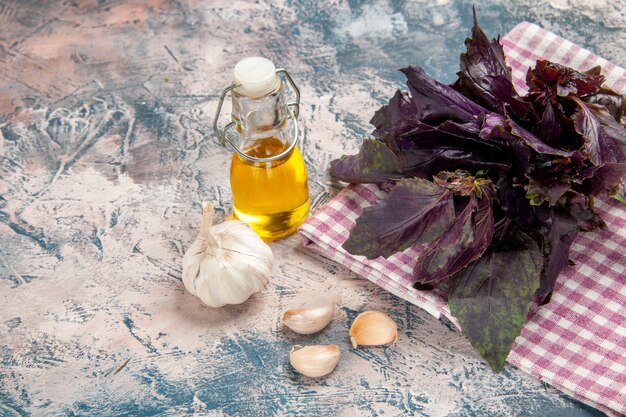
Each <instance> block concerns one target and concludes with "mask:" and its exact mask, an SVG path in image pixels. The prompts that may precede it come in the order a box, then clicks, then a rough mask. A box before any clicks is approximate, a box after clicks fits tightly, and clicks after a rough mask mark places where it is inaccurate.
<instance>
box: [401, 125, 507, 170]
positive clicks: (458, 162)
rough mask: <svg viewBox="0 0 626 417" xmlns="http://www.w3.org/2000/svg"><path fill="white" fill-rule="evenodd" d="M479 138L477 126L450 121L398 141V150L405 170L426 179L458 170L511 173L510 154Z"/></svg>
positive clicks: (422, 129) (411, 133)
mask: <svg viewBox="0 0 626 417" xmlns="http://www.w3.org/2000/svg"><path fill="white" fill-rule="evenodd" d="M478 134H479V130H478V126H477V125H476V124H475V123H465V124H458V123H455V122H451V121H447V122H445V123H442V124H441V125H440V126H438V127H432V126H428V125H425V124H421V125H420V126H419V127H417V128H415V129H413V130H412V131H410V132H407V133H405V134H403V135H401V136H400V137H398V138H396V139H395V141H394V148H395V149H396V152H397V154H398V156H399V158H400V160H401V164H402V167H403V169H404V170H405V171H406V172H408V173H411V174H412V175H416V176H419V177H422V178H432V176H433V175H435V174H437V173H438V172H440V171H446V170H456V169H465V170H468V171H472V172H475V171H478V170H481V169H482V170H490V171H493V172H504V171H507V170H508V169H509V168H510V167H511V161H510V157H509V155H508V154H507V152H506V151H505V150H504V149H503V148H502V147H500V146H498V144H496V143H489V142H487V141H484V140H482V139H480V138H479V137H478Z"/></svg>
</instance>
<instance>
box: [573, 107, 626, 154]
mask: <svg viewBox="0 0 626 417" xmlns="http://www.w3.org/2000/svg"><path fill="white" fill-rule="evenodd" d="M572 99H573V100H574V102H575V103H576V104H577V105H578V112H577V113H576V114H575V116H574V123H575V126H576V131H577V132H578V133H579V134H580V135H582V136H583V140H584V144H583V149H584V150H585V151H586V152H587V154H588V155H589V159H590V160H591V162H592V163H593V164H594V165H596V166H601V165H603V164H605V163H609V162H617V163H622V162H626V155H624V151H623V149H624V148H626V129H624V127H622V126H621V125H620V124H619V123H617V122H616V121H615V119H614V118H613V117H612V116H611V115H610V114H609V112H608V111H607V110H606V107H604V106H598V105H596V104H589V103H585V102H584V101H582V100H580V99H579V98H576V97H573V98H572Z"/></svg>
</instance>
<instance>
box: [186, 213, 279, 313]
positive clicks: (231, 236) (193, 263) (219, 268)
mask: <svg viewBox="0 0 626 417" xmlns="http://www.w3.org/2000/svg"><path fill="white" fill-rule="evenodd" d="M212 223H213V205H212V204H211V203H209V202H204V203H202V226H201V228H200V233H199V234H198V237H197V238H196V240H195V241H194V242H193V243H192V244H191V246H190V247H189V249H188V250H187V252H186V253H185V256H184V257H183V283H184V284H185V287H186V288H187V290H189V292H190V293H192V294H193V295H195V296H196V297H198V298H200V300H202V302H203V303H204V304H206V305H208V306H209V307H222V306H223V305H225V304H240V303H243V302H244V301H246V300H247V299H248V298H250V296H251V295H252V294H254V293H256V292H259V291H261V290H262V289H263V288H265V286H266V285H267V283H268V281H269V277H270V270H271V268H272V263H273V261H274V255H273V254H272V250H271V249H270V247H269V246H268V245H267V244H266V243H265V242H263V240H261V238H260V237H259V235H257V234H256V232H255V231H254V230H252V228H251V227H250V226H249V225H248V224H246V223H244V222H241V221H239V220H227V221H225V222H223V223H220V224H218V225H215V226H212Z"/></svg>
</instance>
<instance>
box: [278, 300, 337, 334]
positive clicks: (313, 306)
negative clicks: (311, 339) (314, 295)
mask: <svg viewBox="0 0 626 417" xmlns="http://www.w3.org/2000/svg"><path fill="white" fill-rule="evenodd" d="M334 314H335V306H334V303H333V301H324V300H320V301H318V302H315V303H310V304H309V305H308V306H305V307H302V308H296V309H287V310H285V312H284V313H283V316H282V318H281V321H282V323H283V324H284V325H285V326H287V327H289V328H290V329H291V330H293V331H294V332H296V333H300V334H312V333H316V332H319V331H320V330H322V329H323V328H324V327H326V326H328V323H330V321H331V320H332V319H333V315H334Z"/></svg>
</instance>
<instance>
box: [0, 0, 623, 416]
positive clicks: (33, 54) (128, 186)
mask: <svg viewBox="0 0 626 417" xmlns="http://www.w3.org/2000/svg"><path fill="white" fill-rule="evenodd" d="M509 3H513V4H509ZM624 7H625V4H624V2H623V1H622V0H586V1H582V0H551V1H549V2H548V1H539V2H538V1H531V0H520V1H516V2H507V1H501V0H489V1H481V2H476V8H477V12H478V15H479V19H480V21H481V25H482V26H483V28H484V29H485V30H486V32H487V33H488V34H489V35H491V36H496V35H497V34H498V33H501V34H504V33H506V32H507V31H508V30H510V29H511V28H512V27H513V26H515V24H516V23H518V22H520V21H523V20H527V21H531V22H534V23H537V24H539V25H541V26H542V27H544V28H546V29H549V30H551V31H554V32H555V33H557V34H559V35H561V36H563V37H565V38H567V39H569V40H571V41H573V42H577V43H579V44H580V45H581V46H584V47H586V48H589V49H591V50H592V51H594V52H596V53H597V54H599V55H601V56H603V57H605V58H607V59H609V60H611V61H613V62H614V63H616V64H618V65H621V66H626V51H625V50H624V44H625V43H626V22H625V19H624ZM470 27H471V2H469V1H465V0H439V1H436V2H432V1H431V2H426V1H415V2H403V1H389V2H386V1H377V2H360V1H349V2H341V1H324V2H319V1H312V0H291V1H289V0H285V1H279V2H264V1H260V0H259V1H256V2H252V1H232V0H231V1H222V0H214V1H200V0H197V1H192V0H190V1H177V2H174V1H172V2H166V1H157V0H153V1H145V2H141V3H139V2H137V3H131V2H126V1H95V0H92V1H83V0H76V1H63V2H61V1H58V2H53V1H7V0H4V1H0V416H5V415H6V416H13V415H31V414H32V415H44V416H45V415H54V416H56V415H69V416H78V415H81V416H101V415H102V416H108V415H111V416H112V415H127V416H149V415H197V416H221V415H231V416H239V415H241V416H257V417H264V416H275V415H284V416H331V415H337V416H379V415H385V416H395V415H416V416H431V417H435V416H441V417H443V416H450V417H452V416H481V417H484V416H486V417H489V416H520V417H521V416H544V415H551V416H563V417H565V416H568V417H569V416H572V417H577V416H580V417H582V416H600V415H602V414H601V413H599V412H598V411H596V410H593V409H591V408H589V407H587V406H585V405H583V404H580V403H578V402H576V401H574V400H572V399H570V398H568V397H566V396H565V395H563V394H560V393H559V392H557V391H555V390H554V389H552V388H550V387H548V386H546V385H545V384H543V383H541V382H540V381H536V380H534V379H532V378H530V377H529V376H527V375H525V374H523V373H521V372H520V371H518V370H516V369H514V368H513V367H510V366H508V367H507V368H506V369H505V370H504V371H503V372H502V373H501V374H498V375H496V374H494V373H492V372H491V370H490V369H489V367H488V366H487V365H486V364H484V363H483V362H482V361H481V360H480V358H479V357H478V356H477V354H476V353H475V352H474V351H473V350H472V348H471V346H470V344H469V342H467V341H466V339H464V338H463V336H462V335H460V334H459V333H458V332H457V331H455V330H453V329H452V328H451V326H448V325H446V324H445V323H442V322H440V321H437V320H435V319H433V318H431V317H430V316H429V315H428V314H427V313H425V312H424V311H422V310H420V309H419V308H417V307H415V306H412V305H410V304H408V303H406V302H403V301H401V300H399V299H398V298H396V297H394V296H393V295H391V294H388V293H386V292H384V291H383V290H381V289H379V288H378V287H376V286H374V285H373V284H371V283H369V282H368V281H366V280H363V279H359V278H358V277H356V276H354V275H353V274H351V273H349V272H347V271H346V270H344V269H342V268H341V267H338V266H336V265H334V264H332V263H329V262H327V261H324V260H321V259H316V258H314V257H312V256H311V254H309V253H307V252H306V251H304V250H303V249H302V248H301V242H300V239H299V237H298V236H291V237H289V238H287V239H283V240H281V241H277V242H273V243H272V248H273V249H274V252H275V255H276V258H277V262H276V266H275V269H274V271H273V276H272V280H271V284H270V286H269V287H268V289H267V290H265V291H264V292H262V293H260V294H257V295H255V296H254V297H253V298H252V299H250V300H249V301H248V302H247V303H245V304H243V305H240V306H233V307H227V308H223V309H219V310H215V309H209V308H207V307H204V306H203V305H202V304H201V303H200V302H199V301H198V300H196V299H195V298H194V297H192V296H191V295H190V294H188V293H187V292H186V291H185V289H184V287H183V285H182V282H181V260H182V255H183V253H184V251H185V250H186V248H187V247H188V246H189V245H190V243H191V242H192V240H193V239H194V237H195V235H196V233H197V230H198V225H199V218H200V217H199V216H200V202H201V201H202V200H211V201H213V202H214V203H215V204H216V206H217V207H218V214H217V220H218V221H220V220H222V219H224V218H225V217H226V216H227V215H229V214H230V210H231V207H230V201H231V191H230V186H229V176H228V171H229V165H230V158H231V154H230V152H229V151H228V150H227V149H225V148H222V147H220V146H218V145H216V144H215V142H214V138H213V135H212V132H211V128H210V124H211V118H212V115H213V112H214V109H215V105H216V102H217V96H218V95H219V92H220V90H221V88H222V87H223V86H224V85H226V84H228V83H229V82H230V77H231V69H232V67H233V66H234V64H235V63H236V62H237V61H238V60H239V59H240V58H242V57H245V56H250V55H259V54H261V55H264V56H267V57H268V58H270V59H272V60H273V61H274V62H276V63H277V64H278V65H280V66H284V67H287V68H288V69H289V70H290V72H291V74H292V75H293V76H294V78H295V79H296V81H297V83H298V84H299V85H300V87H301V89H302V95H303V99H302V102H303V103H302V107H301V122H302V123H303V125H304V131H305V135H304V140H303V142H302V143H301V149H302V151H303V154H304V157H305V160H306V163H307V166H308V169H309V187H310V191H311V197H312V202H313V204H314V207H317V206H319V205H320V204H322V203H323V202H324V201H326V200H327V199H328V197H329V196H331V195H333V194H335V193H336V192H337V190H338V189H339V185H338V184H336V183H333V182H332V181H331V180H330V179H329V177H328V174H327V167H328V163H329V162H330V161H331V160H332V159H334V158H336V157H338V156H339V155H341V154H343V153H353V152H355V151H356V150H357V149H358V146H359V144H360V141H361V140H362V138H363V136H364V135H365V134H367V133H368V132H369V131H370V127H369V125H368V120H369V118H370V117H371V115H372V114H373V111H374V110H375V109H376V108H378V106H380V104H381V103H382V102H383V101H384V100H385V99H386V98H388V97H389V96H390V95H391V94H392V93H393V91H394V90H395V89H396V88H398V87H399V86H400V83H401V74H400V73H398V72H397V71H396V69H397V68H399V67H402V66H405V65H407V64H409V63H414V64H418V65H421V66H423V67H425V68H426V70H427V71H428V72H429V73H430V74H432V75H434V76H435V77H436V78H438V79H442V80H444V81H452V80H453V79H454V77H455V72H456V71H457V68H458V55H459V53H460V52H461V50H462V49H463V40H464V39H465V37H466V36H468V35H469V32H470ZM311 291H314V292H318V293H319V292H327V293H329V294H338V295H340V296H341V303H340V307H339V309H338V311H337V314H336V318H335V320H334V321H333V323H332V324H331V325H330V326H329V327H328V328H327V329H326V330H324V331H323V332H321V333H320V334H317V335H313V336H307V337H301V336H296V335H295V334H293V333H291V332H290V331H288V330H285V329H284V328H283V327H282V326H281V325H280V323H279V315H280V312H281V310H282V309H283V308H284V306H286V305H287V304H289V303H290V302H291V301H292V300H294V299H297V298H298V297H301V296H302V295H303V294H306V293H309V292H311ZM364 309H380V310H384V311H387V312H389V314H390V315H392V316H393V317H394V319H395V320H396V321H397V322H398V324H399V327H400V339H399V340H398V343H397V344H396V345H395V346H393V347H391V348H377V349H358V350H354V349H352V348H351V347H350V344H349V340H348V338H347V328H348V326H349V323H350V322H351V320H352V319H353V318H354V317H355V316H356V314H358V312H360V311H362V310H364ZM314 343H336V344H337V345H339V347H340V348H341V350H342V351H343V353H344V354H343V358H342V361H341V363H340V364H339V367H338V368H337V369H336V371H335V372H334V373H333V374H331V375H330V376H329V377H327V378H325V379H322V380H317V381H316V380H310V379H307V378H303V377H301V376H299V375H298V374H296V373H295V372H294V371H293V370H292V368H291V367H290V365H289V363H288V357H287V355H288V351H289V349H290V347H291V345H293V344H314Z"/></svg>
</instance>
